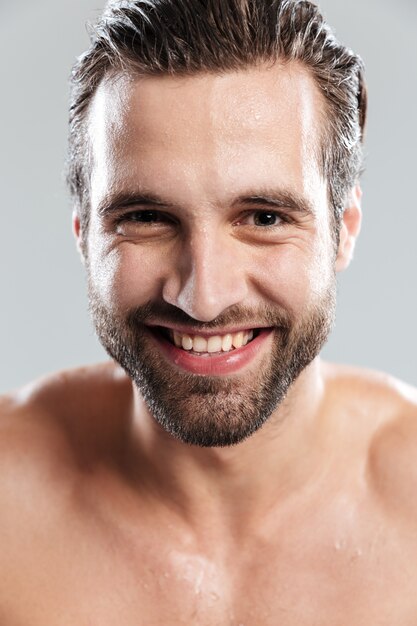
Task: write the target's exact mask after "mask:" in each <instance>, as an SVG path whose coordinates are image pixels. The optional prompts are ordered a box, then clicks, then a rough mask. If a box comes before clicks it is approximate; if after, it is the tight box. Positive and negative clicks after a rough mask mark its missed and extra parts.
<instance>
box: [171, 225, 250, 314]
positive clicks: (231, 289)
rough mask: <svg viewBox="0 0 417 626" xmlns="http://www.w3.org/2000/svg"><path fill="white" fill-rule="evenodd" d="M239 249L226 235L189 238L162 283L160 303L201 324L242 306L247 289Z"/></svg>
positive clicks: (199, 235) (243, 265) (237, 244)
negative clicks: (234, 307)
mask: <svg viewBox="0 0 417 626" xmlns="http://www.w3.org/2000/svg"><path fill="white" fill-rule="evenodd" d="M240 245H242V244H240ZM238 246H239V242H237V241H236V240H233V239H232V238H231V237H230V236H227V235H226V236H224V237H221V236H220V235H219V234H210V233H207V232H204V233H200V234H198V235H194V236H193V237H192V238H191V237H190V239H189V241H188V242H186V243H184V244H183V245H182V246H181V249H179V250H178V253H177V254H178V256H177V258H176V263H175V267H172V268H171V269H170V272H169V275H168V276H167V277H166V279H165V282H164V285H163V290H162V297H163V299H164V300H165V301H166V302H168V303H169V304H172V305H174V306H176V307H177V308H180V309H182V310H183V311H184V312H185V313H187V314H188V315H189V316H190V317H192V318H194V319H195V320H198V321H201V322H209V321H211V320H213V319H215V318H216V317H218V316H219V315H220V314H221V313H223V312H224V311H225V310H226V309H228V308H229V307H230V306H233V305H236V304H239V303H242V302H243V301H244V300H245V298H246V296H247V292H248V285H247V277H246V276H245V264H244V263H242V258H241V256H242V255H241V251H240V250H239V249H238Z"/></svg>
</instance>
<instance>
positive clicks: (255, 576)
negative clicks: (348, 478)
mask: <svg viewBox="0 0 417 626" xmlns="http://www.w3.org/2000/svg"><path fill="white" fill-rule="evenodd" d="M378 528H379V530H377V528H376V527H375V533H374V535H373V536H371V535H369V536H366V537H364V536H362V537H361V538H358V537H356V538H355V539H353V538H350V539H349V537H344V538H343V537H342V538H341V539H340V541H339V543H338V542H337V541H336V542H335V541H334V538H330V537H329V540H326V536H323V533H321V532H319V530H317V531H316V532H315V533H306V532H305V528H298V529H297V528H292V529H290V528H288V529H287V532H286V533H285V534H286V536H284V537H279V538H278V539H276V540H275V541H271V540H270V539H268V540H264V541H263V540H261V539H258V540H257V541H256V542H250V545H249V543H248V544H245V543H242V544H241V545H239V546H237V547H236V549H235V550H234V551H233V552H230V553H228V554H227V556H226V558H222V559H218V558H217V556H216V555H218V553H219V551H218V550H217V549H216V546H213V550H212V551H211V550H210V549H206V550H204V551H196V550H195V549H194V548H193V547H192V546H191V545H187V542H179V543H176V542H173V541H172V540H171V539H167V538H166V535H165V532H164V525H163V524H161V525H160V527H159V528H158V527H155V528H152V529H151V528H148V529H146V528H141V529H140V532H138V534H137V535H136V536H127V535H126V534H125V533H120V532H118V530H117V529H115V528H112V529H111V528H104V527H102V526H101V525H100V524H99V523H97V524H94V523H92V522H91V521H89V523H88V524H86V523H85V522H82V521H80V520H79V521H78V522H76V523H73V524H71V526H70V527H66V528H65V527H62V528H55V529H51V528H49V529H48V532H46V531H45V533H42V532H40V531H39V529H37V532H36V533H34V534H32V535H31V536H28V537H23V538H22V540H21V542H20V548H19V550H18V551H17V552H16V553H15V554H14V558H13V559H12V560H10V561H9V567H8V568H7V571H6V572H5V571H4V570H3V574H2V576H3V584H2V591H1V592H0V601H1V602H0V623H1V624H4V626H21V625H22V626H23V625H26V624H30V625H31V626H49V625H51V626H52V625H53V626H70V625H71V626H73V625H75V624H82V625H83V626H84V625H85V626H110V625H114V624H115V623H117V624H119V625H120V626H153V625H155V626H166V625H167V624H170V625H171V624H172V626H177V625H180V624H187V625H190V624H198V625H199V626H218V624H223V625H224V626H249V625H250V626H253V625H254V624H256V625H257V626H273V625H278V624H279V625H280V626H313V625H318V624H320V626H327V625H328V626H347V625H352V626H353V625H354V626H362V625H363V626H365V625H366V626H368V625H369V624H371V623H372V624H374V625H378V626H379V625H380V626H385V625H386V626H392V624H396V625H398V626H415V624H416V623H417V600H416V598H415V593H414V590H415V588H416V586H417V542H414V541H413V539H412V537H409V536H407V534H402V533H400V532H399V531H398V529H395V528H389V527H388V526H384V527H382V528H381V527H378ZM324 535H326V533H325V534H324ZM219 541H220V538H219ZM14 550H15V551H16V547H15V548H14ZM6 552H7V550H6Z"/></svg>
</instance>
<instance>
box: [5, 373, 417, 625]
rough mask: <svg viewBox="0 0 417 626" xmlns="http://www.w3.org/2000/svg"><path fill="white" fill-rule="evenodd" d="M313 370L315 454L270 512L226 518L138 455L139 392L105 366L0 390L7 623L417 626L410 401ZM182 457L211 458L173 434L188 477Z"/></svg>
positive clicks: (372, 382) (390, 386)
mask: <svg viewBox="0 0 417 626" xmlns="http://www.w3.org/2000/svg"><path fill="white" fill-rule="evenodd" d="M321 367H322V372H323V380H324V395H323V398H324V400H323V402H322V415H321V419H322V420H325V421H326V424H327V426H326V428H327V435H326V437H324V438H321V439H320V442H318V441H315V440H314V438H312V441H311V444H312V446H318V450H317V452H318V455H317V457H316V458H317V459H320V462H318V463H316V467H315V471H312V472H311V476H309V478H308V480H304V481H303V484H296V483H291V484H285V483H284V484H277V485H272V484H271V485H270V486H269V487H270V489H271V493H275V503H274V504H273V505H272V506H269V507H268V508H267V507H264V510H263V514H262V516H260V515H258V514H256V515H255V514H254V515H251V511H252V510H253V511H256V510H260V509H259V507H258V508H257V503H256V500H255V499H254V498H253V494H252V495H251V497H249V498H248V499H247V500H246V501H245V500H244V499H242V501H241V502H240V504H239V506H240V507H241V508H240V514H236V515H234V516H232V515H230V516H228V515H226V514H225V513H224V509H227V498H225V493H226V492H225V491H224V490H223V491H222V486H219V491H218V493H217V492H215V491H214V490H213V484H216V483H215V482H214V481H213V483H212V486H211V491H210V490H208V488H207V485H201V488H200V485H199V482H198V480H199V479H198V472H197V473H196V474H195V477H194V475H190V476H188V480H189V484H190V485H194V488H193V490H191V492H190V494H189V502H188V504H187V505H186V506H185V505H184V502H186V498H185V497H184V494H182V496H181V498H180V497H178V498H177V492H176V485H175V483H172V482H171V476H170V474H169V463H170V461H169V460H168V458H167V457H166V456H165V454H166V452H167V450H169V445H167V447H165V448H164V446H162V448H161V456H160V458H159V457H158V456H156V458H153V459H152V462H150V460H149V458H147V456H146V454H145V453H144V454H143V458H142V459H141V460H140V461H139V462H138V461H137V457H138V454H139V456H140V454H141V450H142V448H141V442H140V441H138V440H137V437H135V431H134V428H133V425H132V422H131V420H130V416H131V414H132V404H133V396H134V394H133V393H132V386H131V383H130V381H129V379H128V378H127V377H126V376H125V375H124V374H123V373H122V372H121V370H120V369H119V368H116V367H115V366H114V365H112V364H106V365H102V366H97V367H91V368H84V369H81V370H76V371H71V372H66V373H62V374H58V375H55V376H54V377H51V378H48V379H44V380H43V381H41V382H40V383H39V384H35V385H32V386H31V387H28V388H26V389H24V390H21V391H20V392H18V393H16V394H14V395H10V396H7V397H5V398H3V399H2V402H1V438H0V446H1V453H0V464H1V468H0V471H1V488H0V511H1V515H0V541H1V547H0V559H1V562H0V571H1V585H0V624H1V625H2V626H29V625H30V626H70V625H71V626H73V625H75V624H77V625H79V626H107V625H108V626H110V625H114V624H118V625H120V626H153V625H155V626H167V625H168V624H170V625H171V624H172V625H173V626H174V625H179V624H187V625H191V624H198V625H199V626H218V625H219V624H224V626H243V625H244V626H255V625H256V626H273V625H278V624H279V626H313V625H320V626H362V625H363V626H369V624H372V625H373V626H377V625H378V626H379V625H380V626H385V625H386V626H394V625H395V626H415V624H417V597H416V594H415V589H416V588H417V499H416V497H415V494H416V487H417V469H416V464H415V459H416V458H417V457H416V454H417V393H416V391H415V390H413V389H411V388H408V387H407V386H405V385H402V384H399V383H398V384H397V383H396V381H393V380H391V379H389V378H388V377H385V376H382V375H377V374H373V373H368V372H363V371H356V370H353V369H347V368H341V367H339V366H330V365H323V366H321ZM265 428H267V427H265ZM265 428H264V429H262V430H261V431H260V433H262V431H263V430H265ZM260 433H259V434H257V435H255V437H260V436H261V435H260ZM160 436H161V437H166V438H168V435H162V434H161V435H160ZM133 440H135V444H134V445H135V454H136V463H135V465H133V464H132V463H131V462H130V458H131V452H132V450H133V446H132V442H133ZM166 443H167V444H169V442H166ZM242 445H243V446H244V445H246V444H245V443H243V444H240V446H242ZM175 446H178V450H177V449H176V448H175ZM237 448H239V446H237ZM180 449H181V450H182V452H181V453H180V454H183V457H184V458H185V457H187V455H188V456H189V457H190V458H191V457H193V455H194V457H195V458H197V455H198V454H201V455H203V454H204V452H203V450H202V449H200V450H198V449H193V447H190V446H186V445H184V444H181V443H179V442H178V443H176V444H175V445H174V446H173V448H172V454H173V457H175V455H176V456H177V460H178V463H179V466H181V467H182V469H184V468H185V467H187V465H186V464H184V458H182V459H180V458H179V454H178V451H179V450H180ZM184 449H185V452H184ZM231 454H232V453H231ZM301 454H302V451H301V452H300V462H302V459H301ZM194 460H195V459H194ZM133 468H134V469H133ZM188 469H189V471H190V472H192V471H193V460H192V458H191V462H189V466H188ZM255 470H256V466H255V465H253V466H251V465H250V464H246V465H245V467H240V469H239V471H240V472H241V473H242V477H243V478H242V480H244V477H245V475H251V473H252V472H255ZM158 471H160V473H159V474H158ZM213 471H214V470H213V467H212V466H210V465H209V464H207V467H206V472H207V473H211V472H213ZM242 493H244V489H243V491H242ZM272 502H273V500H272ZM235 504H236V503H235ZM220 505H223V511H222V508H221V506H220ZM231 519H233V520H234V522H233V523H230V520H231ZM236 520H237V521H236ZM239 520H240V521H239Z"/></svg>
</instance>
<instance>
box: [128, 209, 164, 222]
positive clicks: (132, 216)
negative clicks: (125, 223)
mask: <svg viewBox="0 0 417 626" xmlns="http://www.w3.org/2000/svg"><path fill="white" fill-rule="evenodd" d="M125 219H127V220H130V221H132V222H142V223H149V222H160V221H161V214H160V213H158V211H134V212H133V213H129V214H128V215H126V216H125Z"/></svg>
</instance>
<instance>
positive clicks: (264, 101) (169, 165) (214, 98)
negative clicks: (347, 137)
mask: <svg viewBox="0 0 417 626" xmlns="http://www.w3.org/2000/svg"><path fill="white" fill-rule="evenodd" d="M323 108H324V105H323V100H322V96H321V94H320V92H319V91H318V88H317V87H316V85H315V82H314V80H313V78H312V77H311V76H310V74H309V72H308V70H307V69H305V68H304V67H303V66H301V65H299V64H297V63H286V64H285V65H284V64H278V63H276V64H274V65H272V66H271V65H269V66H259V67H250V68H246V69H242V70H238V71H233V72H226V73H224V74H212V73H201V74H196V75H191V76H181V77H179V76H151V77H149V76H146V77H144V76H140V77H137V76H136V77H132V76H121V75H119V76H116V77H113V78H111V79H107V80H105V81H103V82H102V83H101V84H100V86H99V88H98V90H97V92H96V94H95V96H94V99H93V102H92V106H91V108H90V112H89V119H88V135H89V141H90V146H91V154H92V205H93V206H94V204H95V202H94V199H97V201H98V200H99V198H100V196H101V195H103V194H105V193H108V191H109V189H112V188H119V187H128V188H129V187H132V186H133V187H135V188H137V187H138V186H143V187H145V188H147V187H152V186H154V185H155V184H157V185H158V186H159V187H162V188H163V189H162V191H163V192H167V193H171V194H172V193H174V194H178V195H181V194H182V192H184V193H185V194H187V196H188V198H189V199H190V201H191V198H192V196H193V194H195V197H196V198H197V197H198V196H200V199H201V194H202V193H203V194H206V196H207V199H208V198H209V196H213V195H216V194H220V193H221V192H222V191H224V192H226V191H228V192H233V191H235V190H236V191H237V190H238V189H239V190H240V191H241V189H240V188H241V187H242V185H244V184H245V182H248V184H249V183H250V185H251V187H253V186H257V185H258V186H260V187H262V186H268V187H270V186H271V183H272V182H273V183H274V184H277V185H281V186H285V187H288V186H297V187H298V191H301V192H302V191H304V192H308V191H309V190H308V189H305V187H306V186H307V187H308V186H309V185H310V186H311V184H312V178H314V176H315V177H316V178H317V177H318V167H317V163H318V159H317V158H316V154H317V148H318V146H319V141H320V128H321V123H322V122H321V120H322V118H323ZM272 179H273V180H272ZM300 187H301V188H300ZM158 191H159V189H158ZM310 192H313V190H311V189H310Z"/></svg>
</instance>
